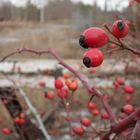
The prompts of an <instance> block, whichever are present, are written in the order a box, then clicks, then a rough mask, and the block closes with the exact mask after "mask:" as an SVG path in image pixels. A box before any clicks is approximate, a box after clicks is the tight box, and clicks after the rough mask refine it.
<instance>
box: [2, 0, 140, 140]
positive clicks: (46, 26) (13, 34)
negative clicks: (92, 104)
mask: <svg viewBox="0 0 140 140" xmlns="http://www.w3.org/2000/svg"><path fill="white" fill-rule="evenodd" d="M139 11H140V6H139V4H136V3H134V4H133V6H129V0H0V58H3V57H4V56H5V55H7V54H9V53H10V52H12V51H14V50H16V49H18V48H23V47H25V48H32V49H35V50H46V49H47V48H53V49H54V50H55V51H56V52H57V53H58V54H59V55H60V56H61V57H62V58H64V61H65V62H66V63H67V64H69V65H70V66H72V67H74V68H75V69H76V70H78V71H80V72H81V73H82V74H84V75H86V76H87V77H88V78H90V83H91V84H92V85H94V86H97V87H99V88H100V89H101V90H102V91H103V93H104V92H105V93H107V94H108V95H110V96H111V97H113V100H112V102H111V104H112V105H113V106H114V107H116V106H118V104H115V102H117V101H118V102H119V105H120V106H119V107H118V110H119V109H121V107H122V106H123V104H124V100H125V99H124V100H123V99H122V94H123V90H122V89H120V90H119V93H122V94H120V96H117V97H119V98H114V96H116V95H117V94H113V93H114V81H115V79H116V78H117V77H122V78H124V79H125V82H126V84H131V85H132V86H134V87H135V89H136V93H138V92H139V88H140V86H139V85H140V67H139V66H140V59H139V57H138V56H134V55H133V54H132V53H131V52H129V51H126V50H121V51H116V52H115V53H109V54H105V59H104V62H103V64H102V65H101V66H100V67H98V68H91V69H87V68H85V67H84V66H83V64H82V57H83V54H84V52H85V49H82V48H81V47H80V46H79V36H80V35H81V34H82V33H83V31H84V30H85V29H86V28H88V27H91V26H98V27H101V28H103V29H104V27H103V26H102V25H103V24H104V23H107V24H108V26H109V27H110V28H111V25H112V23H113V22H114V21H115V20H116V19H125V20H128V21H129V25H130V32H129V35H128V36H127V37H126V38H125V39H124V41H125V42H126V44H128V45H130V46H131V47H134V48H139V44H140V32H139V31H140V12H139ZM102 50H103V52H106V51H108V50H111V48H110V44H109V43H108V45H107V46H105V47H103V48H102ZM0 73H2V75H0V87H1V88H5V87H11V85H12V84H11V82H9V80H7V79H6V78H5V76H4V75H6V76H8V77H9V78H11V79H13V80H14V81H15V82H16V83H18V84H19V85H20V86H21V87H22V88H23V90H24V91H25V92H26V93H27V95H28V97H29V99H30V100H31V102H32V104H33V105H34V106H35V107H36V108H37V110H38V112H39V113H40V114H41V115H42V116H43V117H44V116H47V115H49V113H48V112H49V110H52V108H53V107H52V106H51V104H49V103H50V102H49V101H48V100H46V99H45V98H44V91H45V90H54V78H55V77H57V76H62V77H63V75H64V74H65V73H69V72H68V71H67V70H66V69H65V68H63V67H62V66H60V65H59V64H58V63H57V61H55V60H54V59H52V57H50V56H49V55H42V56H36V55H33V54H30V53H24V54H17V55H15V56H12V57H10V58H9V59H7V61H6V62H3V63H0ZM3 74H4V75H3ZM62 79H63V80H64V78H62ZM40 81H41V82H42V81H43V82H44V83H45V84H46V87H45V89H42V88H41V87H40V85H39V83H40ZM77 92H78V94H76V96H77V98H78V99H80V100H81V101H83V104H82V106H81V105H78V106H79V108H78V107H77V104H74V105H73V106H74V107H73V108H74V110H75V109H77V110H78V111H77V110H76V111H75V114H76V113H77V112H78V113H79V114H80V116H82V115H89V112H88V110H87V108H86V103H88V101H89V98H90V97H89V96H87V94H86V90H84V89H83V87H82V85H81V84H80V82H79V89H78V91H77ZM117 92H118V91H117V90H115V93H117ZM16 94H17V93H16ZM137 95H138V94H137ZM17 96H18V97H19V101H20V102H21V103H22V104H23V112H25V113H26V112H27V106H26V104H25V102H24V101H23V98H22V97H21V95H19V94H17ZM138 96H139V95H138ZM138 96H136V97H135V99H134V103H135V104H136V103H139V100H137V99H139V98H137V97H138ZM79 97H80V98H79ZM123 98H124V97H123ZM115 100H116V101H115ZM2 104H3V103H2V102H0V106H1V108H0V117H3V118H5V120H6V121H5V123H4V124H3V125H1V127H4V126H9V124H10V126H11V127H12V123H13V122H12V121H13V120H12V119H11V117H10V115H9V114H8V112H7V110H6V109H5V107H4V105H2ZM59 109H61V111H60V110H59V115H58V114H57V115H56V114H54V115H52V114H51V115H50V116H51V117H52V116H56V118H55V119H54V122H53V123H52V122H51V121H50V120H49V121H48V122H49V123H50V126H51V127H52V128H51V129H50V128H47V129H48V130H49V132H50V134H52V135H58V136H59V137H60V135H63V133H59V131H60V130H62V132H64V133H65V131H67V129H66V126H67V125H66V123H65V124H63V123H64V121H63V120H64V116H65V111H64V110H63V109H62V107H61V106H60V108H59ZM119 111H120V110H119ZM44 114H45V115H44ZM62 116H63V119H62ZM47 117H48V116H47ZM47 117H46V118H47ZM46 118H45V119H46ZM93 119H95V117H94V118H93ZM57 120H59V121H57ZM9 122H10V123H9ZM59 122H60V123H59ZM95 122H96V123H97V121H95ZM96 123H95V124H96ZM101 124H102V123H101ZM45 125H46V127H48V123H45ZM56 131H57V134H56ZM67 132H68V131H67ZM67 132H66V133H67ZM2 136H3V135H1V134H0V138H1V137H2ZM60 139H61V140H62V137H61V138H60ZM63 139H64V140H66V138H65V137H64V136H63ZM5 140H6V139H5ZM8 140H9V139H8ZM55 140H56V139H55Z"/></svg>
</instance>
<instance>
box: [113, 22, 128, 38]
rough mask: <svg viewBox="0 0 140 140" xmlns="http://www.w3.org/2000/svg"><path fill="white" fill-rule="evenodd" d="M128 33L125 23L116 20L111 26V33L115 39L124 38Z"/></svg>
mask: <svg viewBox="0 0 140 140" xmlns="http://www.w3.org/2000/svg"><path fill="white" fill-rule="evenodd" d="M128 32H129V27H128V25H127V23H126V22H125V21H123V20H117V21H115V22H114V23H113V25H112V33H113V35H114V36H115V37H116V38H118V39H119V38H124V37H125V36H126V35H127V34H128Z"/></svg>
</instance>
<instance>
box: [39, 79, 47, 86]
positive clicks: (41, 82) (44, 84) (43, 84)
mask: <svg viewBox="0 0 140 140" xmlns="http://www.w3.org/2000/svg"><path fill="white" fill-rule="evenodd" d="M38 84H39V86H40V87H42V88H45V87H46V83H45V81H44V80H39V81H38Z"/></svg>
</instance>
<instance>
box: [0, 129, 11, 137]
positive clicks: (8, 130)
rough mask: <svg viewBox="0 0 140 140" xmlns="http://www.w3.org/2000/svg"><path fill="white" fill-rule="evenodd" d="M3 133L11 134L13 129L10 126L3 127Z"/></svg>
mask: <svg viewBox="0 0 140 140" xmlns="http://www.w3.org/2000/svg"><path fill="white" fill-rule="evenodd" d="M2 133H3V134H4V135H10V134H11V133H12V131H11V130H10V129H9V128H3V129H2Z"/></svg>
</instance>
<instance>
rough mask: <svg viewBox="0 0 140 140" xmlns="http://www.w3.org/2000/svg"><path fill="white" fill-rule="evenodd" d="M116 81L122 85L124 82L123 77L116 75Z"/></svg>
mask: <svg viewBox="0 0 140 140" xmlns="http://www.w3.org/2000/svg"><path fill="white" fill-rule="evenodd" d="M116 81H117V82H118V83H119V84H120V85H123V84H124V79H123V78H121V77H118V78H117V79H116Z"/></svg>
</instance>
